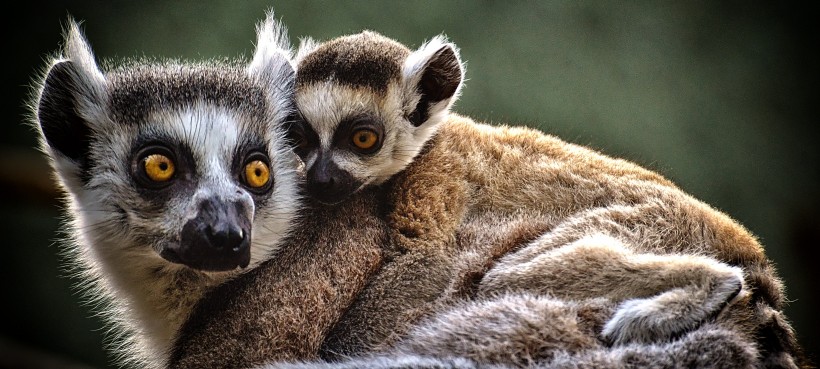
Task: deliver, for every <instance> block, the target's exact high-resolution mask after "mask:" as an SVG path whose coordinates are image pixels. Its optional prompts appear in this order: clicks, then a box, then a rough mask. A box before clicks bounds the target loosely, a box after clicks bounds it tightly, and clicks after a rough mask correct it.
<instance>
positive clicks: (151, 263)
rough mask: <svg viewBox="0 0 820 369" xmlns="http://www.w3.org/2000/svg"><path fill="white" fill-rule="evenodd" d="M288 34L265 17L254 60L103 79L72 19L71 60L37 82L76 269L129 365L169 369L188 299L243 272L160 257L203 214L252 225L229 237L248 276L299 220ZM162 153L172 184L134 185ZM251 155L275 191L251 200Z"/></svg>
mask: <svg viewBox="0 0 820 369" xmlns="http://www.w3.org/2000/svg"><path fill="white" fill-rule="evenodd" d="M284 38H285V37H284V36H283V35H282V30H281V28H280V27H278V25H276V23H275V22H274V21H273V18H272V15H271V16H269V18H268V20H267V21H266V22H264V23H263V24H262V25H261V26H260V28H259V33H258V44H257V51H256V55H255V56H254V58H253V62H252V63H250V64H245V63H242V62H202V63H182V62H175V61H167V62H147V61H140V60H134V61H128V62H125V63H122V65H121V66H119V67H115V68H112V69H110V70H106V71H103V70H101V69H100V68H98V66H97V63H96V61H95V58H94V55H93V54H92V51H91V48H90V47H89V45H88V43H87V42H86V41H85V39H84V38H83V36H82V34H81V32H80V30H79V27H78V25H77V24H76V23H75V22H74V21H69V25H68V29H67V31H66V36H65V46H64V48H63V52H62V54H60V55H58V56H57V57H55V58H54V59H53V60H52V61H51V63H50V64H49V66H48V68H47V70H46V71H45V73H44V74H43V77H42V78H41V79H40V83H38V88H37V89H36V92H35V96H34V99H33V104H32V108H33V112H32V113H33V114H32V115H33V120H34V124H35V126H36V128H37V130H38V132H39V133H40V136H41V148H42V150H43V152H45V153H46V154H47V155H48V157H49V159H50V161H51V164H52V166H53V168H54V171H55V174H56V179H57V181H58V183H59V184H60V186H61V187H62V189H63V190H64V191H65V194H66V196H65V205H66V208H65V213H66V215H67V218H68V222H67V224H66V227H67V228H68V229H69V230H68V231H66V232H65V233H67V234H68V235H69V236H70V238H69V239H68V240H67V242H66V243H67V249H68V253H69V254H70V255H71V258H70V263H71V265H72V267H75V268H76V270H77V271H78V272H79V273H80V274H81V279H82V280H83V283H84V286H85V287H86V290H87V292H88V296H89V297H90V298H91V299H94V300H95V301H98V302H99V303H100V304H101V306H100V314H101V315H102V316H104V317H105V318H106V319H108V320H109V321H110V322H111V324H112V325H111V331H112V332H113V334H114V336H115V337H114V338H115V339H114V346H113V348H112V351H113V352H114V353H115V354H116V355H117V356H118V359H120V361H121V362H122V363H125V364H129V365H134V366H149V367H163V366H164V365H165V363H166V357H167V351H168V349H169V348H170V345H171V342H172V339H173V337H174V336H175V334H176V332H177V330H178V329H179V327H180V325H181V324H182V323H183V322H184V321H185V319H186V318H187V316H188V313H189V312H190V310H191V309H192V307H193V305H194V303H195V302H196V301H197V300H198V299H199V298H200V297H201V296H202V294H203V293H204V292H205V291H206V290H207V289H209V288H211V287H213V286H216V285H218V284H220V283H223V282H224V281H226V280H228V279H230V278H232V277H234V276H235V275H237V274H238V273H241V271H240V270H239V269H234V270H227V271H221V272H208V271H202V270H197V269H195V268H191V267H188V266H185V265H182V264H179V263H176V262H171V261H169V259H167V257H166V256H162V255H167V254H164V253H168V252H169V251H168V250H169V249H170V248H172V247H175V245H176V246H179V245H180V244H182V243H184V242H183V241H182V239H183V237H184V236H181V234H183V233H184V232H185V231H184V227H185V225H187V224H189V223H190V221H191V220H192V219H196V218H197V217H198V216H199V215H198V214H203V212H206V210H203V209H204V207H207V206H210V205H213V204H215V203H218V202H220V201H222V202H224V203H230V204H234V205H235V206H236V208H235V210H233V212H234V213H233V214H234V215H235V216H236V217H237V218H241V219H246V220H247V221H248V222H249V224H250V225H249V226H248V228H247V231H248V232H247V233H250V232H252V236H251V234H247V233H246V232H245V230H246V229H242V230H240V231H238V233H234V234H238V237H240V238H245V239H246V238H247V237H252V241H251V242H250V246H249V247H250V254H251V256H250V260H249V263H250V267H251V268H253V267H255V266H256V265H258V264H260V263H261V262H262V261H264V260H265V259H267V258H268V256H269V255H270V254H271V253H272V252H273V251H275V249H276V247H277V244H278V242H279V239H280V238H282V236H284V235H285V234H286V233H287V231H288V229H289V227H290V225H291V223H292V219H293V217H294V214H295V212H296V209H297V208H298V207H299V204H300V201H299V196H298V191H297V188H296V183H297V171H296V167H295V165H294V164H293V162H294V158H293V155H292V153H291V152H290V151H289V150H288V149H287V148H286V146H285V145H284V131H283V130H282V129H281V126H282V122H283V121H284V120H285V119H286V117H287V116H288V115H289V114H290V112H291V109H292V108H291V106H292V105H291V90H292V83H293V78H294V72H293V69H292V67H291V66H290V64H289V51H288V49H287V46H286V45H283V44H282V40H284ZM155 146H162V147H164V149H163V150H165V151H162V152H164V153H169V154H168V155H170V156H173V157H174V158H176V159H178V160H176V162H175V164H174V166H175V169H176V172H175V175H176V176H175V177H173V178H174V182H173V183H174V185H173V186H169V187H164V188H163V189H161V190H154V189H152V188H149V187H143V186H142V185H141V184H140V183H142V182H140V179H139V178H138V177H139V175H138V174H139V173H141V172H140V171H141V170H142V169H141V163H142V161H140V160H142V159H139V156H140V155H141V154H140V152H141V151H140V150H152V148H153V147H155ZM141 148H142V149H141ZM247 150H258V152H257V153H256V154H254V155H257V156H258V157H264V158H265V159H264V160H267V161H268V164H269V167H270V172H271V178H272V180H273V181H274V184H273V185H272V187H271V188H270V189H269V190H267V191H266V192H264V193H258V194H253V195H252V194H250V191H249V190H248V189H247V188H246V187H243V185H242V184H241V183H240V182H241V181H240V180H239V179H238V173H239V172H240V171H241V169H239V168H238V167H237V166H238V165H240V168H241V165H243V164H244V162H242V160H246V159H243V158H242V155H245V153H247V152H248V151H247ZM170 153H173V155H172V154H170ZM135 173H136V174H135ZM208 211H209V210H208ZM251 226H252V227H251ZM206 262H207V261H206ZM243 263H244V262H240V264H243Z"/></svg>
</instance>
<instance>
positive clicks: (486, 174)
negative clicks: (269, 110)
mask: <svg viewBox="0 0 820 369" xmlns="http://www.w3.org/2000/svg"><path fill="white" fill-rule="evenodd" d="M297 63H298V64H297V82H296V95H295V99H296V105H297V108H298V109H299V112H300V113H301V116H302V118H303V119H302V120H301V121H300V122H297V123H296V124H295V125H294V126H293V127H292V128H291V129H290V134H291V137H294V141H295V142H297V153H298V154H299V155H300V156H301V157H302V159H303V160H304V162H305V163H306V167H307V189H308V191H309V193H310V195H311V196H313V197H315V198H318V199H320V200H322V201H325V202H331V203H332V202H335V201H338V200H339V199H340V198H344V197H345V196H348V195H349V194H351V193H355V192H356V191H357V190H358V189H360V188H362V187H364V186H368V185H379V184H381V183H383V182H385V181H387V180H388V179H390V178H392V177H394V176H395V177H396V178H395V179H394V180H395V182H393V183H392V184H390V185H391V186H392V191H393V192H392V193H391V196H390V199H391V201H392V204H393V207H394V211H393V212H391V213H390V214H388V218H387V219H388V223H389V224H390V229H391V230H393V238H392V239H393V242H392V245H394V250H393V251H394V252H395V253H394V255H395V257H394V258H393V259H391V263H389V264H388V265H387V266H386V267H384V268H382V270H381V271H380V273H379V274H378V275H377V276H376V277H375V278H374V280H373V281H372V282H371V284H370V285H369V287H368V289H366V290H365V291H364V292H363V294H362V295H361V296H360V298H359V299H358V300H357V303H356V304H354V306H353V307H352V308H351V309H350V310H349V311H348V312H347V314H346V315H345V317H343V318H342V320H341V323H340V324H339V325H338V326H337V329H336V330H335V331H334V332H331V334H330V338H329V340H328V341H327V342H326V345H325V347H324V350H325V352H326V353H328V354H329V355H330V356H331V357H332V356H333V354H334V353H342V354H351V353H356V352H359V351H360V350H372V349H373V348H377V349H378V348H379V347H381V345H382V344H383V342H388V343H389V342H390V338H389V337H390V336H392V335H395V333H396V332H397V331H399V332H400V331H401V329H402V328H401V327H406V326H407V322H413V321H415V319H414V318H415V317H416V316H419V315H423V314H420V313H419V309H421V310H424V308H420V307H419V304H418V303H419V302H420V301H419V300H420V299H425V298H433V297H435V299H440V298H441V296H440V295H439V296H435V292H433V293H432V294H430V295H428V296H425V294H426V293H427V292H429V291H431V289H430V288H429V286H428V287H423V288H422V289H419V290H418V291H416V292H417V293H412V292H409V291H408V290H406V289H404V288H396V286H410V287H409V288H410V291H412V286H413V285H421V284H423V283H419V281H418V280H413V278H419V277H425V278H426V279H427V280H435V279H436V278H437V277H429V275H431V274H436V273H443V274H447V273H448V272H449V273H452V270H448V268H446V267H445V268H442V269H440V270H426V271H425V268H426V265H424V264H425V263H420V262H418V260H419V255H423V257H422V258H421V259H424V260H426V261H427V262H428V263H430V262H429V260H436V259H437V258H439V259H442V260H445V262H443V263H442V265H452V264H450V263H448V262H446V261H447V260H450V261H454V262H458V260H457V259H458V257H459V255H461V253H462V252H464V250H465V248H466V250H467V251H471V252H476V250H478V251H477V252H479V253H481V252H484V253H485V254H486V255H487V258H486V259H485V261H487V260H496V262H495V263H492V264H491V265H487V266H486V270H484V271H483V272H480V273H478V276H477V277H475V278H476V286H475V291H474V294H475V295H476V296H477V297H478V298H482V297H491V296H496V295H499V294H503V293H510V292H517V291H526V292H540V293H549V294H552V295H554V296H557V297H561V298H570V299H583V298H594V297H606V298H610V299H613V300H614V301H622V303H621V304H620V306H619V308H618V310H617V311H616V313H615V316H614V317H613V318H612V319H611V320H609V321H608V322H607V323H606V325H605V326H604V328H603V332H602V335H603V337H604V338H605V339H606V340H607V341H608V342H611V343H615V344H622V343H627V342H636V341H637V342H653V341H657V340H664V339H668V338H670V337H675V336H677V335H679V334H680V333H681V332H685V331H687V330H689V329H692V328H694V327H696V326H697V325H699V324H701V323H702V322H704V321H707V320H715V319H716V320H717V321H719V322H726V324H727V325H728V326H731V327H733V329H735V330H736V331H737V332H738V334H739V335H741V336H743V337H746V338H749V339H754V340H756V342H758V343H759V347H758V349H759V350H760V351H761V355H762V357H763V359H762V361H761V362H762V363H765V365H771V366H784V367H790V366H794V365H795V363H794V362H793V360H794V357H793V356H792V355H797V357H799V347H798V346H797V343H796V342H795V338H794V335H793V333H792V330H791V328H790V325H789V323H788V322H787V321H786V319H785V318H784V316H783V315H782V312H781V309H782V302H783V299H784V293H783V289H782V285H781V282H780V279H779V278H778V276H777V274H776V272H775V270H774V269H773V267H772V265H771V263H770V261H769V260H768V259H767V257H766V256H765V253H764V250H763V248H762V247H761V245H760V244H759V243H758V242H757V240H756V239H755V238H754V236H752V235H751V234H750V233H749V232H748V231H747V230H746V229H744V228H743V227H742V226H741V225H739V224H738V223H737V222H735V221H734V220H732V219H731V218H730V217H728V216H726V215H725V214H723V213H721V212H719V211H717V210H715V209H713V208H711V207H709V206H708V205H706V204H704V203H703V202H701V201H698V200H697V199H695V198H693V197H691V196H690V195H688V194H686V193H684V192H683V191H681V190H680V189H679V188H677V187H676V186H675V185H674V184H672V183H671V182H670V181H668V180H666V179H665V178H663V177H662V176H660V175H659V174H657V173H654V172H651V171H648V170H646V169H643V168H641V167H639V166H637V165H635V164H632V163H629V162H627V161H624V160H619V159H613V158H609V157H607V156H604V155H602V154H600V153H597V152H594V151H592V150H590V149H587V148H584V147H580V146H576V145H573V144H569V143H566V142H564V141H561V140H559V139H557V138H555V137H552V136H549V135H545V134H543V133H542V132H539V131H535V130H532V129H527V128H515V127H505V126H500V127H498V126H490V125H486V124H481V123H476V122H474V121H472V120H471V119H469V118H467V117H463V116H459V115H457V114H453V113H450V112H449V108H450V107H451V105H452V103H453V101H454V100H455V98H456V97H457V95H458V92H459V89H460V88H461V82H462V79H463V67H462V64H461V61H460V58H459V55H458V50H457V49H456V48H455V46H454V45H452V44H449V43H446V42H445V41H444V39H443V38H434V39H433V40H431V41H430V42H428V43H426V44H425V45H423V46H422V47H420V48H419V49H418V50H415V51H411V50H408V49H407V48H406V47H404V46H403V45H401V44H399V43H397V42H395V41H393V40H390V39H388V38H386V37H383V36H381V35H378V34H376V33H372V32H363V33H360V34H356V35H352V36H346V37H341V38H338V39H335V40H332V41H329V42H327V43H324V44H321V45H318V46H315V45H313V46H311V45H308V46H307V47H305V48H303V49H301V50H300V52H299V54H298V55H297ZM428 137H431V138H432V139H430V140H428V139H427V138H428ZM411 161H412V163H411V164H410V165H409V166H408V163H410V162H411ZM403 169H404V170H403ZM402 170H403V171H402ZM396 174H398V176H396ZM522 214H523V215H522ZM510 216H526V217H530V218H531V219H538V221H539V222H542V223H543V228H544V230H545V232H544V233H543V234H542V235H541V236H539V237H538V238H537V239H535V240H533V241H532V242H529V243H527V244H525V245H513V246H514V247H512V248H510V249H507V250H492V249H491V250H490V251H489V252H488V250H487V247H486V246H479V248H478V249H472V250H471V249H470V248H475V247H476V245H475V244H474V243H469V242H468V244H467V245H464V244H460V243H459V239H458V236H459V232H458V229H459V227H463V226H464V225H467V224H471V223H475V222H478V223H479V224H480V223H482V222H485V221H486V219H485V218H498V217H502V218H503V217H510ZM454 224H455V225H456V226H455V229H454V226H453V225H454ZM453 230H455V232H452V231H453ZM486 232H487V233H490V234H492V233H493V232H494V229H493V228H490V229H487V231H486ZM596 235H602V236H603V237H591V238H590V236H596ZM453 239H455V241H456V242H452V241H453ZM482 247H483V249H482ZM388 255H389V253H388ZM453 255H456V257H455V258H453ZM714 260H717V261H720V262H722V263H727V264H729V265H731V266H732V267H728V266H725V265H723V264H722V263H718V262H716V261H714ZM433 264H434V263H433ZM414 268H418V271H417V272H415V273H413V272H410V271H412V270H414ZM467 269H469V268H467ZM740 270H742V274H741V272H740ZM451 275H452V274H451ZM408 276H409V277H408ZM741 279H742V280H743V281H744V283H745V285H746V288H744V289H743V290H742V291H741ZM422 280H423V279H422ZM407 281H412V283H408V282H407ZM408 296H413V297H411V298H408ZM733 299H734V302H733V303H731V302H732V300H733ZM730 303H731V304H730ZM391 304H396V305H398V306H403V307H404V308H395V307H391V308H384V306H390V305H391ZM727 304H730V305H729V307H728V309H727V311H725V312H722V310H723V308H724V307H726V306H727ZM408 312H410V313H408Z"/></svg>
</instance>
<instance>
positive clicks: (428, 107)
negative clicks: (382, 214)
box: [289, 32, 463, 204]
mask: <svg viewBox="0 0 820 369" xmlns="http://www.w3.org/2000/svg"><path fill="white" fill-rule="evenodd" d="M311 47H312V45H311V46H307V47H303V49H302V50H300V55H301V58H299V60H298V66H297V83H296V95H295V101H296V105H297V109H298V112H299V115H298V116H297V117H295V118H293V120H292V124H291V125H290V128H289V135H290V138H291V140H292V142H293V144H294V147H295V151H296V153H297V154H298V155H299V156H300V157H301V158H302V160H303V161H304V162H305V167H306V168H307V183H306V188H307V191H308V193H309V194H310V195H311V196H312V197H314V198H316V199H318V200H319V201H321V202H323V203H327V204H334V203H338V202H340V201H342V200H343V199H345V198H346V197H347V196H350V195H351V194H353V193H355V192H356V191H358V190H360V189H362V188H364V187H365V186H368V185H378V184H381V183H383V182H384V181H386V180H387V179H389V178H390V177H391V176H393V175H394V174H396V173H398V172H400V171H401V170H402V169H404V168H405V167H406V166H407V165H408V164H409V163H410V162H411V161H412V160H413V158H414V157H415V156H416V155H417V154H418V152H419V150H421V148H422V146H423V145H424V144H425V143H426V142H427V140H428V139H429V138H430V137H431V136H432V135H433V133H435V130H436V128H437V126H438V124H439V123H440V122H442V121H443V120H444V119H445V117H446V115H447V113H448V111H449V108H450V106H451V105H452V103H453V102H454V101H455V99H456V96H457V95H458V91H459V89H460V87H461V81H462V75H463V71H462V65H461V62H460V60H459V57H458V52H457V50H456V49H455V47H454V46H453V45H451V44H447V43H445V41H444V39H443V38H442V37H437V38H434V39H433V40H431V41H430V42H428V43H427V44H425V45H423V46H422V47H421V48H419V49H418V50H416V51H413V52H411V51H410V50H409V49H407V48H406V47H405V46H403V45H401V44H399V43H397V42H395V41H393V40H391V39H388V38H386V37H384V36H381V35H378V34H376V33H372V32H363V33H360V34H356V35H352V36H345V37H341V38H338V39H335V40H332V41H329V42H327V43H324V44H322V45H319V46H318V47H316V48H315V49H312V50H311V49H310V48H311Z"/></svg>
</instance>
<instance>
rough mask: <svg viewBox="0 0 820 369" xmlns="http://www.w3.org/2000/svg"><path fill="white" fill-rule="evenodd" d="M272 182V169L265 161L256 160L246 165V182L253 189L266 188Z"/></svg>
mask: <svg viewBox="0 0 820 369" xmlns="http://www.w3.org/2000/svg"><path fill="white" fill-rule="evenodd" d="M269 181H270V168H269V167H268V165H267V164H265V162H264V161H261V160H254V161H251V162H250V163H248V164H245V182H247V184H248V186H250V187H252V188H261V187H264V186H265V185H266V184H268V182H269Z"/></svg>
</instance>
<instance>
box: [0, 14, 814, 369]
mask: <svg viewBox="0 0 820 369" xmlns="http://www.w3.org/2000/svg"><path fill="white" fill-rule="evenodd" d="M801 4H802V5H801ZM17 6H19V7H20V8H19V9H15V10H13V11H12V10H11V9H10V8H9V5H6V6H5V8H6V9H5V11H4V14H5V15H4V16H3V17H4V22H3V23H4V25H5V27H7V28H6V32H5V34H6V40H7V41H8V42H10V43H11V45H12V46H11V47H4V49H5V50H6V52H5V54H4V55H5V56H4V62H5V65H6V70H7V71H6V72H5V74H4V78H5V83H3V89H4V99H3V111H2V112H3V123H2V124H0V227H2V228H1V229H0V234H2V235H4V236H5V237H6V241H5V242H4V244H5V245H6V246H5V247H4V252H3V255H2V256H0V272H2V275H0V277H2V279H0V281H2V282H3V283H5V286H6V287H5V288H6V289H7V291H6V293H4V296H3V298H2V301H3V302H2V304H3V311H5V314H3V318H2V323H1V324H0V367H23V363H22V362H19V361H17V362H15V360H18V359H20V358H25V360H27V363H28V364H26V365H33V366H37V365H40V366H42V367H59V366H64V367H67V366H72V365H73V366H76V367H82V366H83V365H88V366H93V367H99V368H101V367H112V366H113V365H112V359H111V356H110V355H107V354H106V353H105V352H104V350H103V348H102V347H103V338H102V337H103V335H104V328H103V327H102V326H101V324H100V321H99V319H97V318H95V317H94V316H93V315H92V312H91V309H90V307H89V306H87V305H85V304H83V301H82V298H81V296H79V295H78V293H77V292H76V290H75V289H74V288H72V286H73V285H74V284H75V283H76V282H77V281H76V280H74V279H72V278H71V277H70V276H69V275H68V273H67V272H66V271H65V260H64V259H61V257H60V247H59V244H58V243H56V241H55V240H57V239H58V238H59V235H58V233H57V229H58V226H59V219H58V218H59V216H60V214H59V209H60V205H59V201H58V199H57V197H58V196H59V195H58V194H56V193H55V191H54V189H53V187H52V186H51V184H50V179H49V178H50V177H49V176H50V171H49V169H48V167H47V166H46V165H45V161H44V160H43V159H42V158H41V156H39V155H38V153H37V152H36V151H35V150H34V149H33V148H34V147H35V145H36V140H35V135H34V134H33V131H32V129H30V128H29V127H27V126H26V125H25V124H24V121H25V120H26V118H25V117H26V114H27V109H26V103H27V100H26V96H27V95H28V93H29V85H30V84H31V81H32V79H33V78H34V77H35V76H37V74H38V72H39V71H40V70H41V69H42V68H43V67H44V65H45V60H47V58H48V56H49V55H51V54H52V53H53V52H55V51H57V50H58V47H59V43H60V40H61V28H62V26H63V25H64V23H65V20H66V19H67V16H68V15H69V14H70V15H72V16H73V17H75V18H76V19H78V20H83V21H84V22H85V23H84V25H83V28H84V29H85V32H86V35H87V36H88V39H89V40H90V43H91V45H92V47H93V49H94V51H95V53H96V55H97V57H98V58H100V59H120V58H127V57H133V56H142V55H148V56H159V57H171V58H186V59H208V58H213V57H219V56H228V57H240V56H245V57H247V56H249V54H250V52H251V51H252V50H253V39H254V24H255V22H257V21H258V20H260V19H261V18H262V17H263V16H264V12H265V10H266V9H267V8H268V7H270V6H273V7H274V9H275V11H276V14H277V16H278V17H280V18H282V19H283V21H284V22H285V24H287V25H288V27H289V28H290V34H291V39H292V41H293V42H294V43H295V42H297V41H298V38H299V37H301V36H313V37H315V38H318V39H328V38H331V37H335V36H338V35H341V34H346V33H353V32H357V31H360V30H362V29H372V30H376V31H378V32H381V33H383V34H385V35H387V36H390V37H393V38H396V39H398V40H399V41H402V42H404V43H406V44H408V45H410V46H418V45H419V44H420V43H421V42H423V41H424V40H426V39H428V38H429V37H431V36H433V35H436V34H438V33H445V34H446V35H447V36H449V37H450V39H451V40H452V41H453V42H455V43H456V44H457V45H458V46H459V47H460V48H461V54H462V58H463V59H464V60H466V62H467V77H468V81H467V83H466V87H465V89H464V90H463V91H464V93H463V95H462V97H461V99H460V101H459V102H458V103H457V105H456V110H457V111H458V112H461V113H464V114H467V115H470V116H472V117H474V118H476V119H479V120H485V121H489V122H494V123H509V124H518V125H530V126H534V127H539V128H541V129H543V130H544V131H547V132H549V133H553V134H556V135H558V136H561V137H563V138H564V139H566V140H568V141H571V142H575V143H579V144H584V145H589V146H591V147H594V148H597V149H600V150H602V151H604V152H605V153H608V154H611V155H616V156H621V157H626V158H629V159H632V160H634V161H636V162H638V163H641V164H643V165H645V166H648V167H650V168H653V169H655V170H657V171H660V172H661V173H663V174H665V175H667V176H668V177H669V178H671V179H673V180H674V181H676V182H677V183H679V184H680V186H681V187H683V188H684V189H685V190H687V191H689V192H691V193H693V194H694V195H695V196H697V197H699V198H701V199H703V200H705V201H706V202H708V203H710V204H713V205H714V206H715V207H717V208H719V209H721V210H723V211H725V212H727V213H728V214H730V215H731V216H733V217H735V218H736V219H737V220H739V221H740V222H741V223H743V224H744V225H746V226H747V227H748V228H749V229H750V230H751V231H752V232H754V233H755V234H756V235H758V236H759V237H760V238H761V240H762V241H763V243H764V244H765V246H766V248H767V252H768V254H769V255H770V256H771V258H772V259H773V260H774V261H775V263H776V264H777V266H778V268H779V271H780V273H781V275H782V277H783V279H784V280H785V282H786V285H787V288H788V296H789V299H790V300H791V302H790V304H789V306H788V309H787V313H788V315H789V316H790V317H791V319H792V320H793V322H794V326H795V328H796V329H797V332H798V334H799V336H800V338H801V341H802V343H803V345H804V346H805V347H806V349H807V351H808V352H809V353H810V354H816V353H818V352H820V350H818V343H817V342H818V341H820V335H819V334H818V326H820V319H818V312H819V311H820V302H818V294H817V292H818V287H817V285H816V282H817V277H818V273H817V269H818V268H817V267H816V266H815V265H814V264H815V263H817V262H818V261H819V260H820V258H818V255H820V252H819V251H818V248H820V188H818V187H819V186H820V161H818V159H820V145H818V143H817V139H818V138H820V135H818V128H817V125H818V118H817V117H818V115H817V103H818V101H817V99H816V97H815V95H814V93H815V91H814V90H815V89H816V86H817V85H818V84H817V82H818V79H817V77H818V75H817V67H818V62H817V57H816V56H815V54H816V51H817V48H818V45H820V44H819V43H818V34H820V33H818V32H817V31H818V27H817V25H816V24H817V23H816V20H817V19H818V17H817V15H818V12H817V10H816V9H815V8H814V7H813V6H812V5H811V3H810V2H795V3H789V2H748V1H743V2H741V1H730V2H716V1H687V2H628V3H621V2H603V1H602V2H576V1H561V2H518V3H509V2H501V1H498V2H489V1H488V2H481V1H471V2H466V1H465V2H457V1H456V2H454V1H446V2H445V1H437V2H426V1H425V2H421V1H406V2H391V3H387V2H378V3H377V2H369V1H345V2H342V1H338V2H326V1H278V2H276V3H271V2H266V1H246V2H234V1H174V2H165V1H162V2H160V1H139V2H136V1H134V2H126V1H63V2H55V3H48V2H37V1H29V2H25V3H17ZM816 361H817V360H815V362H816Z"/></svg>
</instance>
